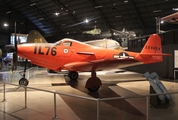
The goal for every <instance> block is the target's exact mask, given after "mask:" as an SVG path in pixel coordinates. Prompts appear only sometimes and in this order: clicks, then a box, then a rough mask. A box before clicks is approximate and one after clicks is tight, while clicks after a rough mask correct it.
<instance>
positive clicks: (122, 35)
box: [111, 28, 136, 40]
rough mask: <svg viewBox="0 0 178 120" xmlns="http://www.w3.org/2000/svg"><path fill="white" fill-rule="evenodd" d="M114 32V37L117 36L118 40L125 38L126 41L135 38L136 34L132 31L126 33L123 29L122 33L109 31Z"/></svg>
mask: <svg viewBox="0 0 178 120" xmlns="http://www.w3.org/2000/svg"><path fill="white" fill-rule="evenodd" d="M111 30H112V31H113V32H114V35H118V36H119V37H120V38H126V39H127V40H129V39H133V38H136V34H135V32H134V31H127V29H125V28H123V30H122V31H119V30H115V29H111Z"/></svg>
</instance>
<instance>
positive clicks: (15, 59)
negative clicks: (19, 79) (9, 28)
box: [11, 22, 17, 72]
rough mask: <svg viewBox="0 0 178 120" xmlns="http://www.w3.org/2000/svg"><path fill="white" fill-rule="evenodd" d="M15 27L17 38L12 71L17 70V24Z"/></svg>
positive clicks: (15, 39)
mask: <svg viewBox="0 0 178 120" xmlns="http://www.w3.org/2000/svg"><path fill="white" fill-rule="evenodd" d="M14 27H15V29H14V30H15V37H14V42H15V43H14V44H15V51H14V52H13V60H12V65H11V71H12V72H13V71H14V70H17V35H16V22H15V24H14Z"/></svg>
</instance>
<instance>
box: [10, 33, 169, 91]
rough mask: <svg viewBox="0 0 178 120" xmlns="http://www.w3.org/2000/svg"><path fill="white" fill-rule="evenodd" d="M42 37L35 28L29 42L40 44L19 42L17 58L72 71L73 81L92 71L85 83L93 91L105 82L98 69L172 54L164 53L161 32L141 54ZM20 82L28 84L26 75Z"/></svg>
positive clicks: (146, 61)
mask: <svg viewBox="0 0 178 120" xmlns="http://www.w3.org/2000/svg"><path fill="white" fill-rule="evenodd" d="M41 40H43V37H42V36H41V34H40V33H39V32H38V31H31V32H30V33H29V34H28V38H27V42H28V41H33V42H34V41H38V42H40V43H26V44H19V45H17V44H15V48H14V55H13V57H14V58H17V57H15V55H16V53H17V54H18V55H19V56H20V57H23V58H25V59H28V60H30V62H31V63H33V64H36V65H38V66H42V67H45V68H48V69H52V70H56V71H61V70H69V73H68V76H69V78H70V79H71V80H76V79H77V78H78V71H88V72H91V77H90V78H89V79H88V80H87V82H86V85H85V87H86V88H87V89H88V90H89V91H97V90H98V89H99V88H100V86H101V85H102V83H101V80H100V79H99V78H98V77H97V75H96V71H98V70H105V69H115V68H123V67H128V66H134V65H139V64H149V63H155V62H162V56H167V55H168V54H162V47H161V40H160V37H159V36H158V35H157V34H154V35H151V36H150V38H149V39H148V41H147V43H146V44H145V46H144V48H143V49H142V51H141V52H140V53H137V52H129V51H123V50H114V49H106V48H101V47H95V46H91V45H88V44H85V43H83V42H79V41H76V40H72V39H62V40H60V41H58V42H56V43H42V41H41ZM15 41H16V40H15ZM13 61H14V60H13ZM25 68H26V67H25ZM25 71H26V70H25V69H24V72H25ZM19 84H20V85H28V80H27V79H26V78H25V75H24V76H23V78H22V79H20V80H19Z"/></svg>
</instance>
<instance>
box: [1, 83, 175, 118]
mask: <svg viewBox="0 0 178 120" xmlns="http://www.w3.org/2000/svg"><path fill="white" fill-rule="evenodd" d="M6 84H7V85H12V86H18V87H23V88H24V101H25V102H24V103H25V105H24V106H25V108H27V89H32V90H37V91H43V92H48V93H51V94H53V95H54V99H53V100H54V115H53V119H56V118H57V117H58V116H57V112H56V111H57V108H56V95H57V94H58V95H64V96H69V97H73V98H79V99H85V100H91V101H96V104H97V105H96V108H97V116H96V119H97V120H100V102H102V101H110V100H121V99H135V98H146V120H149V108H150V105H149V99H150V97H151V96H158V95H166V94H178V92H171V93H162V94H147V95H138V96H126V97H112V98H91V97H85V96H79V95H73V94H67V93H62V92H53V91H50V90H43V89H39V88H33V87H27V86H22V85H16V84H11V83H6V82H3V101H6V99H5V98H6V92H5V91H6Z"/></svg>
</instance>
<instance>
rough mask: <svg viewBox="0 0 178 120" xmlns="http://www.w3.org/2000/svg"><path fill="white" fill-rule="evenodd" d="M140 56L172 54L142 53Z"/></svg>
mask: <svg viewBox="0 0 178 120" xmlns="http://www.w3.org/2000/svg"><path fill="white" fill-rule="evenodd" d="M139 55H140V56H171V54H164V53H140V54H139Z"/></svg>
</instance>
